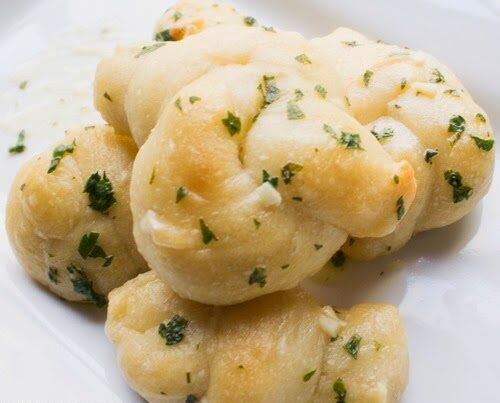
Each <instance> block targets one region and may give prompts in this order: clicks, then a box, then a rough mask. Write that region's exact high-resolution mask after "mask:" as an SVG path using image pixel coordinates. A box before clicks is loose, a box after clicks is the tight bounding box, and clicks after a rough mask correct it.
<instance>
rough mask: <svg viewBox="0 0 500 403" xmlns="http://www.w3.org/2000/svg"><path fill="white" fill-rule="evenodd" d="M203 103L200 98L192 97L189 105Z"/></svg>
mask: <svg viewBox="0 0 500 403" xmlns="http://www.w3.org/2000/svg"><path fill="white" fill-rule="evenodd" d="M199 101H201V98H200V97H197V96H192V97H189V103H190V104H191V105H193V104H195V103H196V102H199Z"/></svg>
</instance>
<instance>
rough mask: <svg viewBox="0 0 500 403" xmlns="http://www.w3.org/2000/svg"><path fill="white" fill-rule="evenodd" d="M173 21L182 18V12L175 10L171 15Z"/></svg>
mask: <svg viewBox="0 0 500 403" xmlns="http://www.w3.org/2000/svg"><path fill="white" fill-rule="evenodd" d="M173 18H174V21H175V22H177V21H179V20H180V19H181V18H182V13H181V12H180V11H179V10H176V11H175V13H174V15H173Z"/></svg>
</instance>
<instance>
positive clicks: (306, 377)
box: [302, 370, 316, 382]
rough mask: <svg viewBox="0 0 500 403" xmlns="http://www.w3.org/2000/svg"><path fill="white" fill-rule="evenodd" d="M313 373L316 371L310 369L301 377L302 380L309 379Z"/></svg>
mask: <svg viewBox="0 0 500 403" xmlns="http://www.w3.org/2000/svg"><path fill="white" fill-rule="evenodd" d="M315 373H316V370H313V371H311V372H308V373H307V374H305V375H304V376H303V377H302V380H303V381H304V382H307V381H309V380H310V379H311V378H312V377H313V375H314V374H315Z"/></svg>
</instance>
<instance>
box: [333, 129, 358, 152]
mask: <svg viewBox="0 0 500 403" xmlns="http://www.w3.org/2000/svg"><path fill="white" fill-rule="evenodd" d="M339 143H340V144H343V145H345V148H350V149H355V150H363V148H361V145H360V143H361V137H360V136H359V134H356V133H348V132H342V135H341V136H340V139H339Z"/></svg>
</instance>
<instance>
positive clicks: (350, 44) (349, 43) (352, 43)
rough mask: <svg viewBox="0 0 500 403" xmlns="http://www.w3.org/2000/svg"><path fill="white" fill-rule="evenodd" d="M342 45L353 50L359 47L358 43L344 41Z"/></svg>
mask: <svg viewBox="0 0 500 403" xmlns="http://www.w3.org/2000/svg"><path fill="white" fill-rule="evenodd" d="M342 43H343V44H344V45H347V46H350V47H351V48H354V47H356V46H359V44H358V42H356V41H342Z"/></svg>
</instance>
